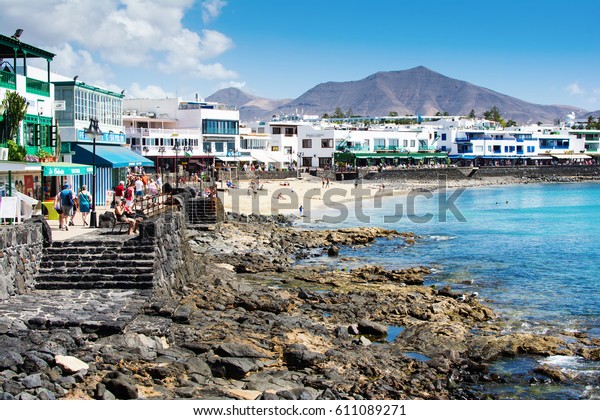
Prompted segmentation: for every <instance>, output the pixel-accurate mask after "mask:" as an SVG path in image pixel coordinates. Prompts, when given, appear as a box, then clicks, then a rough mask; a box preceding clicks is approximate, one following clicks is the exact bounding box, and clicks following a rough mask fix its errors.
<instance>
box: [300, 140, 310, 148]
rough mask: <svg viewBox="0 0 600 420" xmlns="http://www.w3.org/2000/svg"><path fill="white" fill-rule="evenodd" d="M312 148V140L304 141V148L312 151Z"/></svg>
mask: <svg viewBox="0 0 600 420" xmlns="http://www.w3.org/2000/svg"><path fill="white" fill-rule="evenodd" d="M311 147H312V139H302V148H303V149H310V148H311Z"/></svg>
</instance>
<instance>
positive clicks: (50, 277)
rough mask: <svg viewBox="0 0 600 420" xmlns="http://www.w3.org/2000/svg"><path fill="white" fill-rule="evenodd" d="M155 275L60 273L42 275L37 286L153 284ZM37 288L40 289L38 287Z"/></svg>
mask: <svg viewBox="0 0 600 420" xmlns="http://www.w3.org/2000/svg"><path fill="white" fill-rule="evenodd" d="M153 281H154V274H152V273H146V274H103V273H94V274H88V275H86V276H84V277H80V276H77V275H72V274H68V275H65V274H60V273H48V274H43V275H40V276H38V277H37V278H36V282H37V284H38V285H39V284H44V283H64V284H78V283H81V284H93V283H98V282H99V283H106V282H112V283H118V282H127V283H140V284H142V283H153ZM36 288H38V287H37V286H36Z"/></svg>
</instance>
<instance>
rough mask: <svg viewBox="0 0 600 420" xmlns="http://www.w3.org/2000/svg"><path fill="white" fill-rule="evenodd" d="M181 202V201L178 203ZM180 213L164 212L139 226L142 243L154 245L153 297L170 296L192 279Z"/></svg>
mask: <svg viewBox="0 0 600 420" xmlns="http://www.w3.org/2000/svg"><path fill="white" fill-rule="evenodd" d="M182 202H185V200H182ZM185 226H186V220H185V212H184V211H168V212H166V213H164V214H162V215H160V216H158V217H156V218H152V219H148V220H145V221H143V222H142V223H141V225H140V240H141V241H142V243H148V242H151V243H154V245H155V252H156V257H155V261H154V293H155V295H157V296H161V295H164V296H170V295H173V293H174V291H175V290H176V289H181V287H182V286H184V285H185V282H186V280H187V279H189V278H194V277H195V276H196V267H195V265H194V258H193V255H192V251H191V249H190V247H189V245H188V242H187V239H186V236H185V235H186V228H185Z"/></svg>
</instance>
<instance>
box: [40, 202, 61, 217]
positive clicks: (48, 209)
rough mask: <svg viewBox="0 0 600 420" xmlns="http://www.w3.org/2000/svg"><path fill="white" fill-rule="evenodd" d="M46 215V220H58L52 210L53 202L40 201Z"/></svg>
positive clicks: (56, 214)
mask: <svg viewBox="0 0 600 420" xmlns="http://www.w3.org/2000/svg"><path fill="white" fill-rule="evenodd" d="M42 204H43V205H44V207H45V208H46V213H47V214H48V220H58V212H57V211H56V210H54V201H42Z"/></svg>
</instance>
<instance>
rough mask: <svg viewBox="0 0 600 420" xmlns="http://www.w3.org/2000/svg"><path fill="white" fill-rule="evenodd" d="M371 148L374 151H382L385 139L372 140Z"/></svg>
mask: <svg viewBox="0 0 600 420" xmlns="http://www.w3.org/2000/svg"><path fill="white" fill-rule="evenodd" d="M373 148H374V150H384V149H385V139H373Z"/></svg>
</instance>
